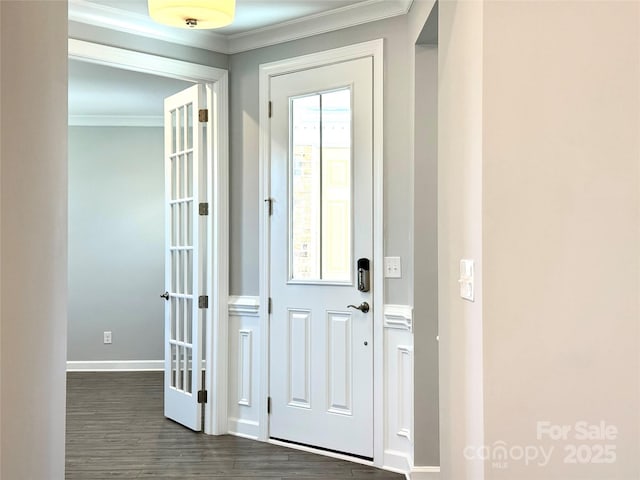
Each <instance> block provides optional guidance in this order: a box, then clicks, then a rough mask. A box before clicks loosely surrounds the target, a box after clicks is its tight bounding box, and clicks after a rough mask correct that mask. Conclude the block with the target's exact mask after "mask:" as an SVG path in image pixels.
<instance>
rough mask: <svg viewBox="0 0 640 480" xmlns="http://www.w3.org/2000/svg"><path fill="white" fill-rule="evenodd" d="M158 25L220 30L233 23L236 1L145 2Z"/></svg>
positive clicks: (183, 0)
mask: <svg viewBox="0 0 640 480" xmlns="http://www.w3.org/2000/svg"><path fill="white" fill-rule="evenodd" d="M147 5H148V7H149V15H150V16H151V18H153V19H154V20H155V21H156V22H158V23H164V24H165V25H171V26H172V27H181V28H202V29H205V28H220V27H224V26H225V25H229V24H230V23H231V22H233V17H234V15H235V9H236V0H147Z"/></svg>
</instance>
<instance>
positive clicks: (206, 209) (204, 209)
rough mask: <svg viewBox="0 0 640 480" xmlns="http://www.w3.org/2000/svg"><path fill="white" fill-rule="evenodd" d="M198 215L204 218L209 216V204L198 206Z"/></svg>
mask: <svg viewBox="0 0 640 480" xmlns="http://www.w3.org/2000/svg"><path fill="white" fill-rule="evenodd" d="M198 213H199V214H200V215H202V216H205V215H209V204H208V203H206V202H205V203H201V204H200V205H198Z"/></svg>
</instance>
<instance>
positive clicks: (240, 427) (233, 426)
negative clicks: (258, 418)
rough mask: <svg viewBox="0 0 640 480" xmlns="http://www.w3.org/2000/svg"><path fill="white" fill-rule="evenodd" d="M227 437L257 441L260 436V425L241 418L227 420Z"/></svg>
mask: <svg viewBox="0 0 640 480" xmlns="http://www.w3.org/2000/svg"><path fill="white" fill-rule="evenodd" d="M227 425H228V428H229V435H235V436H236V437H242V438H249V439H251V440H257V439H258V435H259V434H260V424H259V423H258V422H254V421H252V420H243V419H242V418H229V420H227Z"/></svg>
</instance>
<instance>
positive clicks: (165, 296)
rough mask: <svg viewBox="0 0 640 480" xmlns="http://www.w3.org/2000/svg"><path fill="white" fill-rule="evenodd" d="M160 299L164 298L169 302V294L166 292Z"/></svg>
mask: <svg viewBox="0 0 640 480" xmlns="http://www.w3.org/2000/svg"><path fill="white" fill-rule="evenodd" d="M160 298H164V299H165V300H169V292H164V293H163V294H162V295H160Z"/></svg>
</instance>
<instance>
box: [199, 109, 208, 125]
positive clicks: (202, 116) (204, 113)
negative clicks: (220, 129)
mask: <svg viewBox="0 0 640 480" xmlns="http://www.w3.org/2000/svg"><path fill="white" fill-rule="evenodd" d="M198 121H200V122H202V123H204V122H208V121H209V110H207V109H206V108H201V109H200V110H198Z"/></svg>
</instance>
